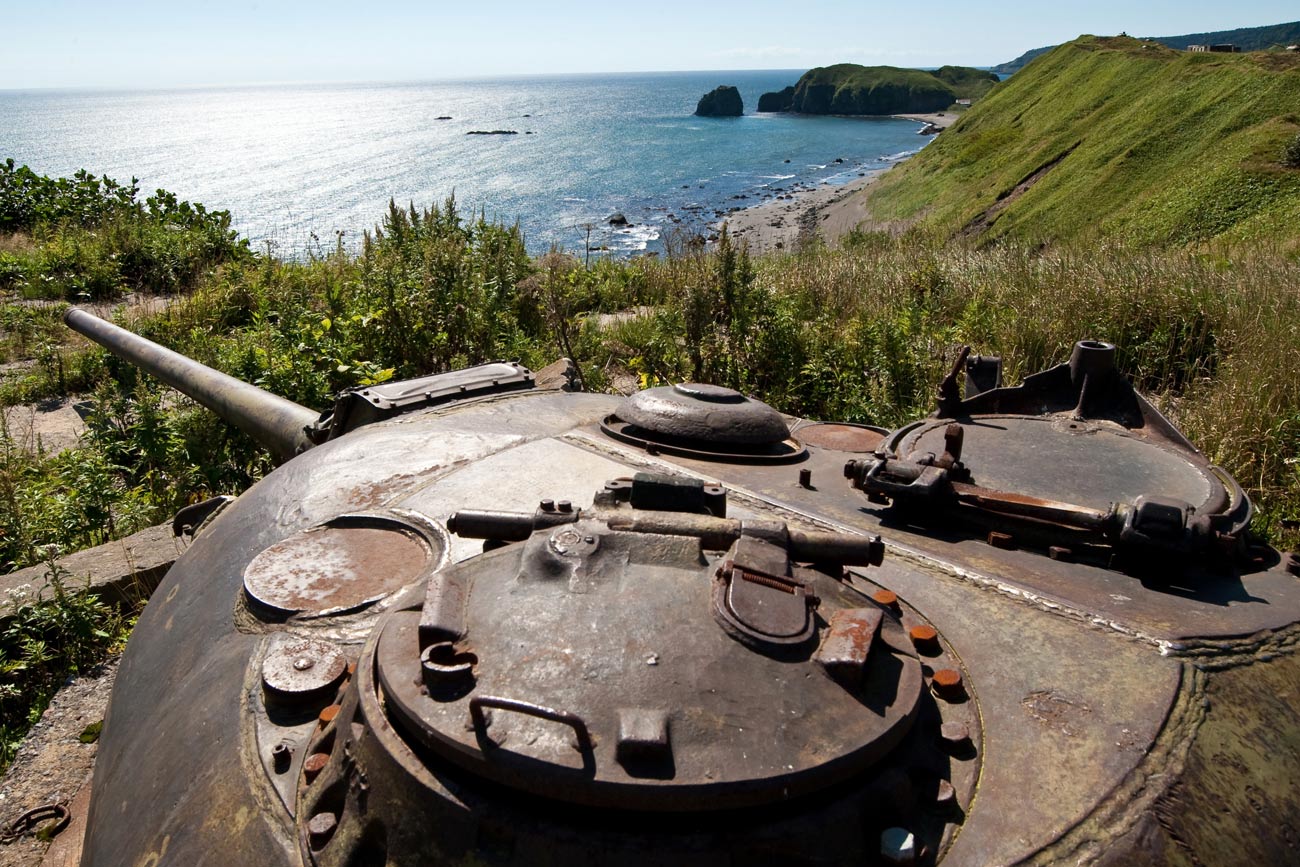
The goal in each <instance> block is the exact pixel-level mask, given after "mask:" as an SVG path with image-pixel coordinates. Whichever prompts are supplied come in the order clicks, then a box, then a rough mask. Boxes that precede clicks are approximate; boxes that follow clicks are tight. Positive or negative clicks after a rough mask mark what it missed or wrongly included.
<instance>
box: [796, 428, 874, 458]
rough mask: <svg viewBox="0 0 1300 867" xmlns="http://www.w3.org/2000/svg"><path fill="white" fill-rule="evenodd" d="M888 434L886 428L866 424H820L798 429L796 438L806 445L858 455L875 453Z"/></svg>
mask: <svg viewBox="0 0 1300 867" xmlns="http://www.w3.org/2000/svg"><path fill="white" fill-rule="evenodd" d="M888 433H889V431H887V430H885V429H884V428H879V427H871V426H870V425H865V424H832V423H830V422H819V423H816V424H806V425H804V426H803V427H799V428H796V429H795V431H794V437H795V439H797V440H799V442H801V443H803V444H804V445H809V446H817V447H818V448H821V449H834V450H835V451H839V452H854V453H856V452H871V451H875V450H876V447H877V446H879V445H880V442H881V440H883V439H884V438H885V435H886V434H888Z"/></svg>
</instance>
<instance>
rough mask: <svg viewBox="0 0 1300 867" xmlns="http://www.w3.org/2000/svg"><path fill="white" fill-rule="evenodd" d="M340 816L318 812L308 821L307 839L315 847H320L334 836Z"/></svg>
mask: <svg viewBox="0 0 1300 867" xmlns="http://www.w3.org/2000/svg"><path fill="white" fill-rule="evenodd" d="M338 824H339V817H338V816H336V815H334V814H333V813H317V814H316V815H315V816H312V817H311V819H309V820H308V821H307V841H308V842H309V843H310V844H311V847H312V848H313V849H319V848H321V847H322V846H324V845H325V844H326V843H328V842H329V839H330V837H332V836H334V829H335V828H337V827H338Z"/></svg>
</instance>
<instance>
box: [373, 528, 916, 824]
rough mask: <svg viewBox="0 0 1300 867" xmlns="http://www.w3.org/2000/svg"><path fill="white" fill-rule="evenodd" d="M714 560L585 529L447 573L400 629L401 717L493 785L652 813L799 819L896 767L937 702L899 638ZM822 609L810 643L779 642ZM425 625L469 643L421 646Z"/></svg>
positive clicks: (391, 692)
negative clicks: (820, 797) (798, 811)
mask: <svg viewBox="0 0 1300 867" xmlns="http://www.w3.org/2000/svg"><path fill="white" fill-rule="evenodd" d="M732 556H735V555H732ZM708 559H710V560H711V562H704V558H702V557H701V552H700V547H699V543H698V541H696V540H694V539H688V538H685V537H675V536H650V535H645V534H639V533H632V532H619V531H612V530H609V529H608V528H607V527H605V526H604V525H602V524H600V523H599V522H597V521H580V522H578V523H576V524H572V525H566V526H565V527H563V528H557V529H555V530H551V531H539V532H537V533H535V534H534V535H533V536H532V537H531V538H530V539H529V540H528V541H526V542H521V543H518V544H514V545H510V546H508V547H506V548H503V549H500V550H498V551H493V552H491V553H488V554H484V555H482V556H479V557H476V558H473V559H471V560H468V561H465V562H462V563H460V564H457V565H455V566H451V567H448V568H446V569H444V570H442V571H441V572H439V573H437V574H436V575H435V576H433V578H431V580H430V585H429V590H428V596H427V598H426V602H425V607H424V610H423V615H422V612H421V611H420V610H400V611H395V612H393V613H392V614H391V615H389V618H388V620H387V622H386V624H385V626H384V627H383V630H382V633H381V636H380V639H379V643H378V645H377V648H376V660H377V667H378V673H379V678H380V683H381V684H382V687H383V690H384V695H385V697H386V707H387V709H388V713H389V714H390V716H391V717H392V718H393V721H394V723H395V724H396V725H397V726H398V727H399V728H400V729H402V730H404V731H406V732H407V733H408V734H409V735H410V736H411V737H413V738H414V739H415V740H417V741H419V742H420V743H422V744H423V745H424V746H425V747H426V748H428V749H429V750H430V751H431V752H432V753H433V754H435V755H436V756H438V757H440V758H441V759H443V760H446V761H449V762H452V763H454V764H456V765H459V766H461V767H463V768H466V769H468V770H470V771H472V772H473V773H475V774H477V775H479V776H481V777H483V778H486V779H489V780H491V781H493V782H496V783H500V784H504V785H508V786H513V787H515V788H518V789H521V790H524V791H527V792H529V793H531V794H534V795H537V796H541V797H546V798H553V799H560V800H565V801H570V802H576V803H581V804H588V805H593V806H603V807H617V808H624V809H635V810H652V811H684V810H717V809H725V808H732V807H743V806H751V805H757V804H765V803H783V802H786V801H787V800H788V799H790V798H792V797H796V796H798V795H801V794H805V793H808V792H811V791H814V790H819V789H821V788H823V787H826V786H829V785H833V784H834V783H837V782H840V781H842V780H844V779H846V778H848V777H849V776H851V775H853V774H856V773H858V772H860V771H862V770H863V769H864V768H866V767H868V766H870V765H871V764H873V763H874V762H876V761H877V760H878V759H881V758H882V757H883V756H884V755H885V754H886V753H888V751H889V750H891V749H892V748H893V747H894V746H895V745H896V744H897V743H898V742H899V740H900V739H901V738H902V737H903V736H904V735H905V734H906V733H907V730H908V728H909V727H910V725H911V722H912V720H913V718H914V716H915V714H916V711H917V708H918V706H919V702H920V697H921V692H922V672H921V666H920V661H919V659H918V658H917V656H916V653H915V650H914V649H913V648H912V647H911V645H910V643H909V641H908V639H907V636H906V634H905V632H904V631H903V627H902V626H901V625H900V624H899V622H898V621H897V620H895V619H894V618H892V617H890V616H883V615H882V611H881V609H880V608H879V607H877V606H875V605H874V604H873V603H872V602H870V601H868V600H866V599H865V598H864V597H861V596H859V595H857V594H855V592H854V591H852V590H850V589H848V588H846V587H844V586H843V585H841V584H840V583H839V582H837V581H835V580H833V579H830V578H828V577H827V576H825V575H824V574H822V573H819V572H813V571H812V570H803V569H798V568H796V569H795V570H794V573H793V576H792V577H791V578H789V579H779V578H775V577H773V576H772V575H771V574H770V573H765V572H761V571H760V572H753V573H752V574H751V573H746V572H745V569H744V568H742V567H741V566H740V565H736V566H734V567H732V566H731V561H730V560H728V561H727V564H726V565H725V566H724V565H723V564H722V563H721V562H720V561H719V560H718V559H717V557H716V556H714V557H712V558H708ZM723 580H730V581H731V589H730V591H726V592H724V593H723V594H722V596H724V597H725V599H723V602H722V603H719V601H718V599H719V597H718V595H717V593H716V592H715V591H716V588H717V585H718V584H719V583H720V582H722V581H723ZM742 603H743V604H742ZM719 604H725V605H726V606H727V608H728V611H729V612H730V613H732V614H733V615H734V616H733V617H732V618H730V619H731V620H732V621H734V620H735V619H736V618H737V617H738V618H740V619H741V620H745V621H747V623H748V625H745V624H742V625H741V628H740V630H739V631H738V630H737V628H736V624H735V623H734V622H724V620H722V619H720V618H719V617H718V616H717V615H716V613H715V609H716V607H717V606H718V605H719ZM805 605H806V606H807V607H806V610H807V611H808V612H809V615H808V616H809V618H810V623H811V626H810V632H809V635H808V637H807V638H806V639H804V640H802V642H801V639H800V637H799V636H794V638H789V637H788V636H786V634H785V633H787V632H790V631H791V630H788V629H787V630H781V629H776V628H775V627H773V626H772V624H776V625H777V626H780V625H781V623H783V622H784V620H786V619H791V617H792V618H793V620H794V621H798V620H800V615H799V610H805V609H804V608H803V606H805ZM795 609H798V610H795ZM431 611H434V612H435V613H436V617H431V614H430V612H431ZM449 612H450V613H449ZM787 615H789V616H787ZM422 616H423V617H424V618H425V620H426V622H425V624H424V628H429V626H430V624H431V623H432V622H434V621H437V622H438V623H441V624H445V623H447V622H452V621H454V622H456V623H457V624H458V625H457V626H456V627H455V628H449V627H446V626H445V625H444V626H440V627H439V629H441V630H444V631H448V632H449V634H451V635H454V636H459V637H458V638H453V639H452V640H443V638H431V637H430V636H429V635H427V634H426V635H425V636H424V639H423V642H422V638H421V629H422ZM769 627H771V628H769ZM795 631H797V630H795ZM768 632H773V633H775V632H780V633H781V636H780V640H779V641H778V640H776V639H772V638H771V637H770V636H769V635H767V634H766V633H768ZM742 633H745V634H742ZM431 642H432V643H431ZM422 643H423V644H424V651H423V653H422V652H421V645H422ZM855 654H858V655H857V656H855ZM854 660H856V662H855V661H854Z"/></svg>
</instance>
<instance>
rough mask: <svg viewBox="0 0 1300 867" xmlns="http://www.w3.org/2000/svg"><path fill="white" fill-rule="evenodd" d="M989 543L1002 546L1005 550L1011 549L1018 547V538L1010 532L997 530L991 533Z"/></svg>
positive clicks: (998, 546) (995, 546) (996, 546)
mask: <svg viewBox="0 0 1300 867" xmlns="http://www.w3.org/2000/svg"><path fill="white" fill-rule="evenodd" d="M988 543H989V545H991V546H992V547H994V548H1001V549H1003V550H1004V551H1010V550H1013V549H1014V548H1015V547H1016V540H1015V539H1014V538H1013V537H1012V536H1011V534H1010V533H999V532H997V531H996V530H995V531H994V532H992V533H989V538H988Z"/></svg>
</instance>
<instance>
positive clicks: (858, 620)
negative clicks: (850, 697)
mask: <svg viewBox="0 0 1300 867" xmlns="http://www.w3.org/2000/svg"><path fill="white" fill-rule="evenodd" d="M883 618H884V612H882V611H881V610H880V609H879V608H845V609H842V610H840V611H836V612H835V613H834V614H832V615H831V620H830V629H828V630H827V631H826V637H825V638H823V639H822V644H821V647H819V648H817V652H816V653H815V654H814V655H813V661H814V662H816V663H817V664H818V665H820V666H821V667H822V668H823V669H825V670H826V673H827V674H829V675H830V676H831V677H832V678H833V679H834V680H835V682H836V683H839V684H840V685H842V686H845V687H848V688H854V687H856V686H858V685H859V684H860V683H861V682H862V674H863V671H864V670H865V668H866V665H867V657H868V654H870V652H871V645H872V643H873V642H874V641H875V640H876V633H877V632H878V631H879V630H880V621H881V620H882V619H883Z"/></svg>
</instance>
